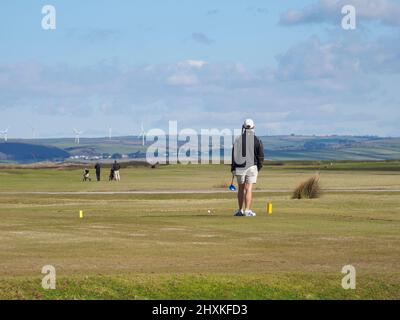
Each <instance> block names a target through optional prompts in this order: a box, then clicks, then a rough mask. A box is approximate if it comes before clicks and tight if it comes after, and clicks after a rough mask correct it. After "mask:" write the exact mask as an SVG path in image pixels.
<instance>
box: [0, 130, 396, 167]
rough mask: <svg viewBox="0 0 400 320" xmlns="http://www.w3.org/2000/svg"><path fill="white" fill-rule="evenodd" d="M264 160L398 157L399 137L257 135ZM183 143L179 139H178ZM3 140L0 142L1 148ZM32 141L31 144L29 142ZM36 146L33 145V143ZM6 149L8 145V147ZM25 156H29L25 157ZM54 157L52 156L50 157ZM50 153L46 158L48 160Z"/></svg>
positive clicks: (71, 146) (65, 144) (140, 153)
mask: <svg viewBox="0 0 400 320" xmlns="http://www.w3.org/2000/svg"><path fill="white" fill-rule="evenodd" d="M261 139H262V141H263V143H264V148H265V155H266V159H267V160H275V161H284V160H328V161H329V160H393V159H400V138H381V137H371V136H361V137H356V136H324V137H321V136H295V135H290V136H265V137H261ZM10 142H12V143H15V142H17V143H20V144H21V143H23V144H25V146H30V147H29V148H28V147H27V148H28V149H29V153H30V154H32V153H34V152H33V151H32V150H34V149H35V148H39V147H43V146H45V147H55V148H57V149H60V150H62V151H64V152H66V153H68V154H69V155H70V156H72V157H81V158H85V159H86V160H87V159H95V158H96V157H98V158H101V159H106V158H110V157H116V158H119V157H121V156H122V155H124V156H125V157H128V158H131V159H132V158H133V159H135V158H136V159H137V158H144V157H145V151H146V148H147V147H148V146H149V145H150V142H148V143H147V145H146V146H142V144H141V140H140V139H138V138H137V137H115V138H113V139H111V140H109V139H108V138H81V140H80V144H79V145H77V144H75V143H74V139H73V138H59V139H36V140H12V141H9V142H8V144H9V143H10ZM182 143H183V142H182ZM4 145H5V143H4V142H0V146H3V149H5V148H4ZM33 145H34V146H33ZM35 146H36V147H35ZM8 149H9V148H8ZM0 152H2V153H1V154H0V162H9V161H14V162H21V161H22V162H23V161H25V162H26V161H31V162H34V161H40V160H43V159H42V158H40V159H39V158H37V159H36V160H35V158H33V157H31V158H30V159H29V160H27V159H20V158H19V157H17V156H15V154H13V152H11V153H10V151H9V153H8V154H7V152H4V150H3V151H0ZM217 152H218V151H217ZM28 158H29V157H28ZM53 158H55V157H53ZM53 158H52V157H50V158H46V159H48V160H52V159H53Z"/></svg>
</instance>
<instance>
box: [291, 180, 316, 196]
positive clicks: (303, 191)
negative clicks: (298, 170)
mask: <svg viewBox="0 0 400 320" xmlns="http://www.w3.org/2000/svg"><path fill="white" fill-rule="evenodd" d="M321 192H322V191H321V186H320V183H319V174H316V175H314V176H313V177H311V178H309V179H307V180H306V181H304V182H302V183H300V184H299V185H298V186H297V187H296V189H295V190H294V191H293V194H292V199H316V198H319V197H320V196H321Z"/></svg>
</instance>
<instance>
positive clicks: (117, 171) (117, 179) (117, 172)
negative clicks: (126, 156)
mask: <svg viewBox="0 0 400 320" xmlns="http://www.w3.org/2000/svg"><path fill="white" fill-rule="evenodd" d="M112 168H113V169H114V178H115V180H116V181H121V177H120V175H119V169H121V166H120V165H119V163H118V162H117V160H115V161H114V164H113V166H112Z"/></svg>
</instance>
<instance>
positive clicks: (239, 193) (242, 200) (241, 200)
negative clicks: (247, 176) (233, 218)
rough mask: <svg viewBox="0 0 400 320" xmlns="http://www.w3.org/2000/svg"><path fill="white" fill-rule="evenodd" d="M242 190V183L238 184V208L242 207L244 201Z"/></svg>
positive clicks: (243, 189) (243, 188)
mask: <svg viewBox="0 0 400 320" xmlns="http://www.w3.org/2000/svg"><path fill="white" fill-rule="evenodd" d="M244 191H245V187H244V184H239V190H238V204H239V209H240V210H242V209H243V202H244V197H245V195H244Z"/></svg>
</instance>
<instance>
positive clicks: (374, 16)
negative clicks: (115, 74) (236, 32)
mask: <svg viewBox="0 0 400 320" xmlns="http://www.w3.org/2000/svg"><path fill="white" fill-rule="evenodd" d="M345 5H353V6H354V7H355V8H356V10H357V18H358V21H361V22H362V21H379V22H381V23H383V24H385V25H390V26H396V27H399V26H400V4H399V3H397V2H395V1H393V0H319V1H318V2H316V3H314V4H312V5H309V6H307V7H304V8H302V9H290V10H287V11H286V12H284V13H283V14H282V15H281V18H280V23H281V24H283V25H298V24H304V23H322V22H328V23H334V24H337V25H340V21H341V19H342V17H343V16H342V14H341V8H342V7H343V6H345Z"/></svg>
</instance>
